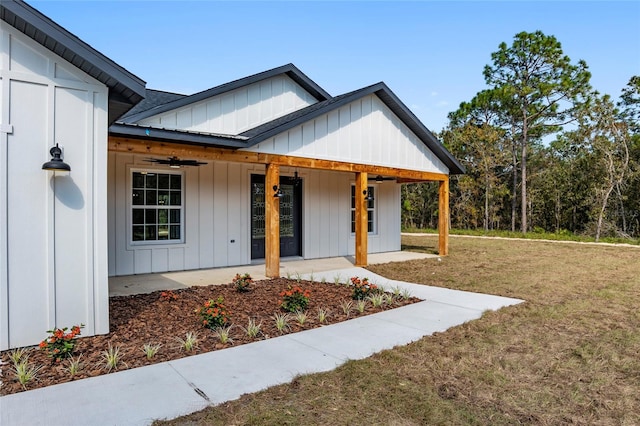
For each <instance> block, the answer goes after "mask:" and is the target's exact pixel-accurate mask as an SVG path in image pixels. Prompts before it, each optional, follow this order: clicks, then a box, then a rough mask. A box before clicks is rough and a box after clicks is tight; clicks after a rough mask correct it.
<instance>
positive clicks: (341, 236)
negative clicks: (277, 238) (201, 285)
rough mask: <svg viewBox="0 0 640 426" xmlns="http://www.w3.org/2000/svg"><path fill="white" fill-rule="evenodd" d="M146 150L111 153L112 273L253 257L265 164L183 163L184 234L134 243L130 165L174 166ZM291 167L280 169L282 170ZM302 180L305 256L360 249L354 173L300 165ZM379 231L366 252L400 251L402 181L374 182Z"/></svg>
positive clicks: (220, 263)
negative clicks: (149, 157) (354, 224)
mask: <svg viewBox="0 0 640 426" xmlns="http://www.w3.org/2000/svg"><path fill="white" fill-rule="evenodd" d="M144 160H145V157H141V156H135V155H131V154H124V153H115V152H111V153H109V160H108V161H109V168H108V182H109V185H108V187H109V191H108V217H109V222H108V232H109V275H110V276H118V275H131V274H144V273H152V272H166V271H179V270H189V269H202V268H214V267H224V266H235V265H248V264H250V263H251V245H250V242H251V241H250V238H251V235H250V227H251V217H250V213H251V212H250V203H251V194H250V182H251V175H252V174H264V167H263V166H255V165H246V164H239V163H227V162H209V163H208V164H206V165H203V166H200V167H184V168H182V169H181V171H182V173H184V175H183V176H184V182H185V184H184V187H183V191H184V192H183V194H184V199H185V205H184V215H185V221H184V237H185V238H184V241H183V242H181V243H171V244H156V243H151V244H144V245H140V244H138V245H132V244H131V230H130V227H131V219H130V214H131V204H130V198H131V195H130V194H131V183H130V179H131V170H132V169H133V170H140V169H146V170H150V171H153V170H155V171H157V172H162V171H163V170H164V171H166V170H169V169H168V168H162V167H158V166H155V165H152V164H151V163H149V162H146V161H144ZM293 172H294V170H293V169H288V168H282V169H281V175H282V176H292V175H293ZM299 173H300V177H301V178H302V179H303V189H302V192H303V199H302V212H303V213H302V228H303V229H302V247H303V248H302V255H303V257H304V258H306V259H313V258H321V257H333V256H347V255H353V254H354V253H355V237H354V235H353V234H351V222H350V221H351V211H350V207H351V198H350V197H351V184H352V183H353V182H354V181H355V177H354V175H353V174H352V173H337V172H325V171H313V170H300V171H299ZM376 193H377V195H376V200H377V201H376V203H377V218H376V219H377V232H376V234H372V235H369V252H371V253H375V252H385V251H395V250H400V185H397V184H395V183H394V182H384V183H382V184H380V185H376Z"/></svg>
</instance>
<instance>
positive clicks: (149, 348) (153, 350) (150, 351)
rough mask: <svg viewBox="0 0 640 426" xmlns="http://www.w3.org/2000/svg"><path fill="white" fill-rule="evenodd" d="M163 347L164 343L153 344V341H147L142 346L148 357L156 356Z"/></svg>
mask: <svg viewBox="0 0 640 426" xmlns="http://www.w3.org/2000/svg"><path fill="white" fill-rule="evenodd" d="M161 347H162V345H160V344H158V345H152V344H151V343H145V344H144V346H143V347H142V352H144V354H145V355H146V356H147V359H151V358H153V357H154V356H156V354H157V353H158V351H159V350H160V348H161Z"/></svg>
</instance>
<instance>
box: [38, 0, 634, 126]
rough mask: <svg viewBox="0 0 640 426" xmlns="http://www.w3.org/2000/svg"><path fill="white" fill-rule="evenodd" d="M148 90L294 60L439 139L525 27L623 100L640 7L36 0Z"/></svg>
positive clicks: (196, 85) (199, 85)
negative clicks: (379, 86)
mask: <svg viewBox="0 0 640 426" xmlns="http://www.w3.org/2000/svg"><path fill="white" fill-rule="evenodd" d="M28 2H29V4H31V5H32V6H34V7H35V8H37V9H38V10H40V11H41V12H42V13H44V14H45V15H47V16H49V17H50V18H51V19H53V20H54V21H56V22H57V23H58V24H60V25H62V26H63V27H65V28H66V29H67V30H69V31H71V32H72V33H73V34H75V35H76V36H78V37H80V38H81V39H82V40H83V41H85V42H87V43H88V44H90V45H91V46H93V47H94V48H96V49H97V50H99V51H100V52H102V53H103V54H105V55H106V56H108V57H109V58H111V59H113V60H114V61H116V62H117V63H118V64H120V65H122V66H123V67H125V68H126V69H127V70H129V71H131V72H132V73H134V74H136V75H137V76H139V77H140V78H142V79H143V80H145V81H146V82H147V87H148V88H152V89H160V90H167V91H174V92H179V93H185V94H192V93H195V92H199V91H201V90H205V89H208V88H210V87H214V86H217V85H219V84H223V83H226V82H228V81H232V80H235V79H238V78H242V77H246V76H248V75H251V74H255V73H258V72H261V71H265V70H267V69H271V68H274V67H277V66H280V65H284V64H287V63H290V62H291V63H293V64H295V65H296V66H297V67H298V68H300V69H301V70H302V71H303V72H304V73H305V74H307V75H308V76H309V77H310V78H311V79H312V80H314V81H315V82H316V83H318V84H319V85H320V86H322V87H323V88H324V89H325V90H327V91H328V92H329V93H330V94H332V95H339V94H341V93H345V92H349V91H352V90H355V89H359V88H361V87H364V86H368V85H370V84H373V83H377V82H378V81H384V82H385V83H386V84H387V85H388V86H389V87H390V88H391V90H393V91H394V92H395V93H396V94H397V95H398V96H399V97H400V99H402V101H403V102H404V103H405V104H407V106H409V108H411V110H412V111H413V112H414V113H415V114H416V115H417V116H418V118H420V119H421V120H422V122H423V123H424V124H425V125H426V126H427V127H428V128H430V129H431V130H433V131H436V132H438V131H440V130H441V129H442V128H443V127H445V126H446V124H447V118H446V117H447V114H448V113H449V112H450V111H453V110H455V109H457V107H458V105H459V104H460V102H463V101H468V100H470V99H471V98H472V97H473V96H474V95H475V94H476V93H477V92H478V91H480V90H482V89H484V88H485V87H486V86H485V83H484V78H483V76H482V71H483V68H484V66H485V65H487V64H489V63H490V61H491V53H492V52H494V51H496V50H497V49H498V45H499V44H500V43H501V42H503V41H504V42H506V43H507V44H509V45H510V44H511V42H512V40H513V37H514V35H515V34H517V33H518V32H520V31H527V32H533V31H536V30H541V31H543V32H544V33H545V34H547V35H554V36H555V37H556V38H557V39H558V40H559V41H560V42H561V43H562V47H563V50H564V53H565V54H566V55H568V56H569V57H570V58H571V60H572V62H573V63H575V62H577V61H578V60H579V59H583V60H585V61H586V62H587V64H588V65H589V69H590V71H591V73H592V80H591V84H592V86H593V87H594V88H595V89H597V90H598V91H600V92H601V93H608V94H610V95H612V96H613V97H614V98H617V97H618V96H619V94H620V91H621V89H622V88H623V87H624V86H625V85H626V84H627V82H628V81H629V78H630V77H631V76H632V75H640V2H639V1H624V2H612V1H603V2H600V1H566V2H560V1H552V2H544V1H535V2H529V1H511V2H507V1H496V2H483V1H472V2H463V1H448V2H442V1H414V2H408V1H394V2H384V1H353V2H342V1H327V2H313V1H297V2H294V1H279V2H271V1H260V2H245V1H234V2H221V1H150V0H148V1H95V0H85V1H55V0H48V1H34V0H28Z"/></svg>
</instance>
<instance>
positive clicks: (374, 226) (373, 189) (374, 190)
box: [349, 183, 379, 235]
mask: <svg viewBox="0 0 640 426" xmlns="http://www.w3.org/2000/svg"><path fill="white" fill-rule="evenodd" d="M355 188H356V184H355V183H352V184H351V190H350V191H351V192H350V193H349V206H350V207H351V208H350V224H351V235H355V234H356V233H355V231H354V227H355V221H354V218H355V214H356V208H355V205H354V204H353V201H354V198H355V197H357V196H358V194H356V192H355V191H356V189H355ZM367 191H369V193H371V194H372V195H373V200H371V201H369V202H368V203H367V216H368V212H371V214H372V217H371V231H368V232H367V234H368V235H378V198H377V196H378V193H379V191H378V185H367ZM360 196H361V197H364V194H360ZM369 203H372V204H373V207H369ZM368 223H369V221H368V220H367V224H368Z"/></svg>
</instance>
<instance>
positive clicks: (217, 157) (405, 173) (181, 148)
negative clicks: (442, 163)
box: [109, 135, 449, 282]
mask: <svg viewBox="0 0 640 426" xmlns="http://www.w3.org/2000/svg"><path fill="white" fill-rule="evenodd" d="M109 152H110V154H114V155H121V156H123V155H129V156H133V157H130V158H144V157H142V156H149V155H151V156H164V157H169V158H192V159H194V161H195V160H198V161H203V162H214V163H220V162H225V163H228V164H240V165H243V166H244V167H253V170H264V172H263V173H264V182H265V183H264V187H265V188H267V189H271V188H273V189H274V191H275V190H277V189H278V188H279V183H280V177H281V169H283V168H285V169H290V170H291V169H294V168H295V170H296V174H297V170H298V169H300V170H306V171H309V172H315V173H318V172H322V173H326V172H331V173H340V174H342V175H343V176H345V175H346V176H349V175H351V176H353V177H352V179H353V180H352V185H353V183H355V185H353V187H354V188H353V189H354V193H355V194H356V196H355V199H354V201H353V204H352V207H354V209H353V210H354V211H353V216H352V221H353V225H352V231H351V232H352V234H351V235H352V236H354V237H355V238H354V239H353V240H351V241H352V243H351V244H354V245H355V247H354V246H351V247H352V250H353V252H352V253H353V254H354V256H353V261H352V263H353V264H354V265H355V266H366V265H368V264H370V263H371V260H370V259H369V257H370V256H371V255H372V254H373V253H371V250H370V247H369V244H370V242H369V234H370V232H369V230H368V225H369V224H368V219H369V217H368V212H367V206H368V203H369V201H368V200H369V198H368V194H369V191H368V188H369V187H368V182H369V181H370V180H371V179H372V178H374V179H375V178H376V177H380V178H382V177H383V176H384V177H385V179H391V180H393V181H394V182H393V183H394V184H396V185H400V184H403V183H413V182H434V183H437V184H438V185H439V192H438V202H439V206H440V208H439V210H440V213H441V214H440V217H439V226H438V232H439V242H438V253H439V254H440V255H442V256H446V255H447V254H448V241H449V235H448V232H449V229H448V228H449V176H448V175H447V174H444V173H436V172H427V171H421V170H415V169H409V168H396V167H388V166H379V165H372V164H358V163H351V162H346V161H334V160H323V159H316V158H307V157H299V156H293V155H282V154H269V153H260V152H251V151H245V150H235V149H228V148H220V147H209V146H197V145H191V144H185V143H180V142H168V141H162V140H152V139H151V138H149V137H145V140H142V139H138V138H130V137H126V138H125V137H118V136H114V135H111V136H110V137H109ZM110 158H111V157H110ZM127 161H130V160H127ZM203 164H205V163H203ZM117 167H120V166H116V168H117ZM347 179H348V178H347ZM317 185H319V186H317V187H318V188H321V187H322V186H323V185H324V182H320V181H318V183H317ZM324 191H325V197H327V196H329V197H330V196H331V191H329V190H328V189H327V188H325V189H324ZM198 192H199V193H201V194H202V191H201V190H199V191H198ZM360 194H362V195H360ZM398 194H399V192H398ZM242 197H243V196H241V198H242ZM352 197H353V194H352ZM398 197H399V195H398ZM397 203H399V198H398V201H397ZM115 204H117V203H112V205H115ZM214 207H215V206H214ZM307 207H309V206H307ZM397 209H398V215H399V204H398V207H397ZM264 210H265V211H264V227H265V229H264V241H265V248H264V265H263V266H261V267H260V268H261V272H262V274H261V275H264V276H266V277H278V276H282V275H285V274H286V273H287V271H286V270H285V271H281V266H280V260H281V253H280V236H281V233H280V199H279V198H278V197H277V196H275V195H274V196H273V197H271V196H268V197H265V200H264ZM115 213H116V214H118V213H117V211H115ZM399 220H400V218H399V216H398V217H397V227H398V229H397V231H395V230H394V231H393V232H394V233H395V232H397V234H398V242H397V244H398V246H397V248H399V233H400V229H399V225H400V222H399ZM311 223H312V221H308V225H310V224H311ZM239 226H240V227H241V226H242V224H240V225H239ZM245 229H246V228H245ZM116 235H117V233H116ZM192 235H193V234H192ZM310 237H311V236H310ZM244 240H245V239H244V238H243V239H241V241H244ZM308 241H311V239H308ZM234 242H236V239H232V240H231V243H234ZM389 249H390V250H393V249H394V248H391V247H390V248H388V249H387V250H389ZM374 251H376V250H374ZM378 251H380V250H378ZM340 254H344V253H340ZM302 255H303V256H304V258H309V257H327V255H326V254H325V255H324V256H313V255H312V256H309V255H308V254H306V253H302ZM329 256H331V255H329ZM229 263H231V262H229ZM238 263H243V264H245V265H248V264H249V262H248V261H242V262H238ZM213 266H216V265H213ZM219 266H225V265H219ZM208 267H209V266H205V267H204V268H203V267H202V266H200V267H198V266H196V267H191V268H184V269H206V268H208ZM245 267H246V266H245ZM176 269H178V268H176ZM169 270H171V269H169ZM146 272H150V271H144V272H143V273H146ZM134 273H138V272H134ZM129 274H131V272H129V273H124V274H122V273H120V274H118V273H116V274H111V275H129ZM255 275H256V276H257V274H255ZM227 282H228V281H227Z"/></svg>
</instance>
